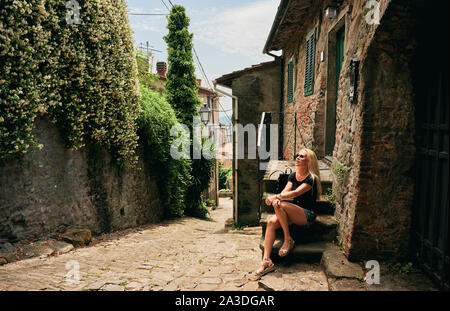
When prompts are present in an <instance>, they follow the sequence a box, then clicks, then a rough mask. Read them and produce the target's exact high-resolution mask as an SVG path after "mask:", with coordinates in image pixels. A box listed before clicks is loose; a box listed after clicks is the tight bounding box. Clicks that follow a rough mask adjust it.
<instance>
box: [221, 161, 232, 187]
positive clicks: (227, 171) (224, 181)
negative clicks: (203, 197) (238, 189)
mask: <svg viewBox="0 0 450 311" xmlns="http://www.w3.org/2000/svg"><path fill="white" fill-rule="evenodd" d="M232 173H233V167H232V166H230V167H228V168H223V167H222V163H220V162H219V189H228V188H230V185H229V182H228V180H229V178H230V177H231V175H232Z"/></svg>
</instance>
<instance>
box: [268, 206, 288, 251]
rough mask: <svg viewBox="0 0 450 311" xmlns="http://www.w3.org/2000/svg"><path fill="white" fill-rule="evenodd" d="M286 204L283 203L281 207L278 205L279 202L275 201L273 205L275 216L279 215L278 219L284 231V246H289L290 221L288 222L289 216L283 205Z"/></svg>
mask: <svg viewBox="0 0 450 311" xmlns="http://www.w3.org/2000/svg"><path fill="white" fill-rule="evenodd" d="M283 203H284V202H281V203H280V205H278V200H275V201H274V202H273V204H272V206H273V209H274V210H275V214H276V215H277V219H278V221H279V222H280V225H281V228H282V229H283V234H284V243H283V246H285V245H284V244H287V241H289V239H290V238H291V235H290V232H289V220H288V214H287V213H286V212H285V211H284V210H283V208H282V204H283Z"/></svg>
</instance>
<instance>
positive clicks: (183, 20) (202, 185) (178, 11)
mask: <svg viewBox="0 0 450 311" xmlns="http://www.w3.org/2000/svg"><path fill="white" fill-rule="evenodd" d="M188 26H189V17H187V16H186V10H185V8H184V7H182V6H180V5H174V6H173V7H172V10H171V11H170V15H169V17H168V25H167V29H168V30H169V33H168V34H167V36H165V37H164V40H165V41H166V43H167V48H168V63H169V68H168V70H167V82H166V91H167V101H168V102H169V103H170V104H171V105H172V107H173V108H174V110H175V113H176V115H177V118H178V120H179V122H181V123H182V124H185V125H187V126H188V127H189V129H190V130H191V133H193V129H192V126H193V117H194V116H198V114H199V113H198V109H199V107H200V105H201V101H200V99H199V97H198V93H197V92H198V86H197V78H196V76H195V67H194V59H193V56H192V48H193V44H192V38H193V35H192V34H190V33H189V30H188ZM191 144H192V143H191ZM191 147H192V146H191ZM191 151H192V148H191ZM191 154H192V152H191ZM214 161H215V160H207V159H204V158H202V159H194V160H192V182H191V185H190V187H189V188H188V191H187V192H186V209H185V213H186V214H188V215H192V216H197V217H205V216H206V214H207V213H208V209H207V208H206V206H205V204H204V203H203V202H202V197H201V193H202V192H203V191H204V190H206V189H207V188H208V187H209V184H210V180H211V177H212V171H213V168H214Z"/></svg>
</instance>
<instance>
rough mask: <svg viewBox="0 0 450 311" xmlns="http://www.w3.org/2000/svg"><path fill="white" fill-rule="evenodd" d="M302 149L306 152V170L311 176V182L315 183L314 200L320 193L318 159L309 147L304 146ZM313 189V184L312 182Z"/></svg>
mask: <svg viewBox="0 0 450 311" xmlns="http://www.w3.org/2000/svg"><path fill="white" fill-rule="evenodd" d="M303 151H306V153H307V154H308V171H309V173H310V174H311V176H312V177H313V182H316V183H317V193H316V194H315V195H316V200H318V199H319V198H320V195H321V194H322V184H321V182H320V170H319V161H318V160H317V156H316V153H315V152H314V151H312V150H311V149H308V148H304V149H303ZM313 189H314V184H313Z"/></svg>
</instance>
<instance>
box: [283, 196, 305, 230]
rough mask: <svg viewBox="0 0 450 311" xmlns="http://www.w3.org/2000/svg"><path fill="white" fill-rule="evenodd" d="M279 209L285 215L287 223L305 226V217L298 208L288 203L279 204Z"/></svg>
mask: <svg viewBox="0 0 450 311" xmlns="http://www.w3.org/2000/svg"><path fill="white" fill-rule="evenodd" d="M280 209H281V210H283V211H284V213H285V214H286V215H287V218H288V219H289V223H293V224H296V225H298V226H306V224H307V221H306V215H305V212H304V211H303V209H302V208H301V207H300V206H298V205H295V204H292V203H289V202H281V204H280Z"/></svg>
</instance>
